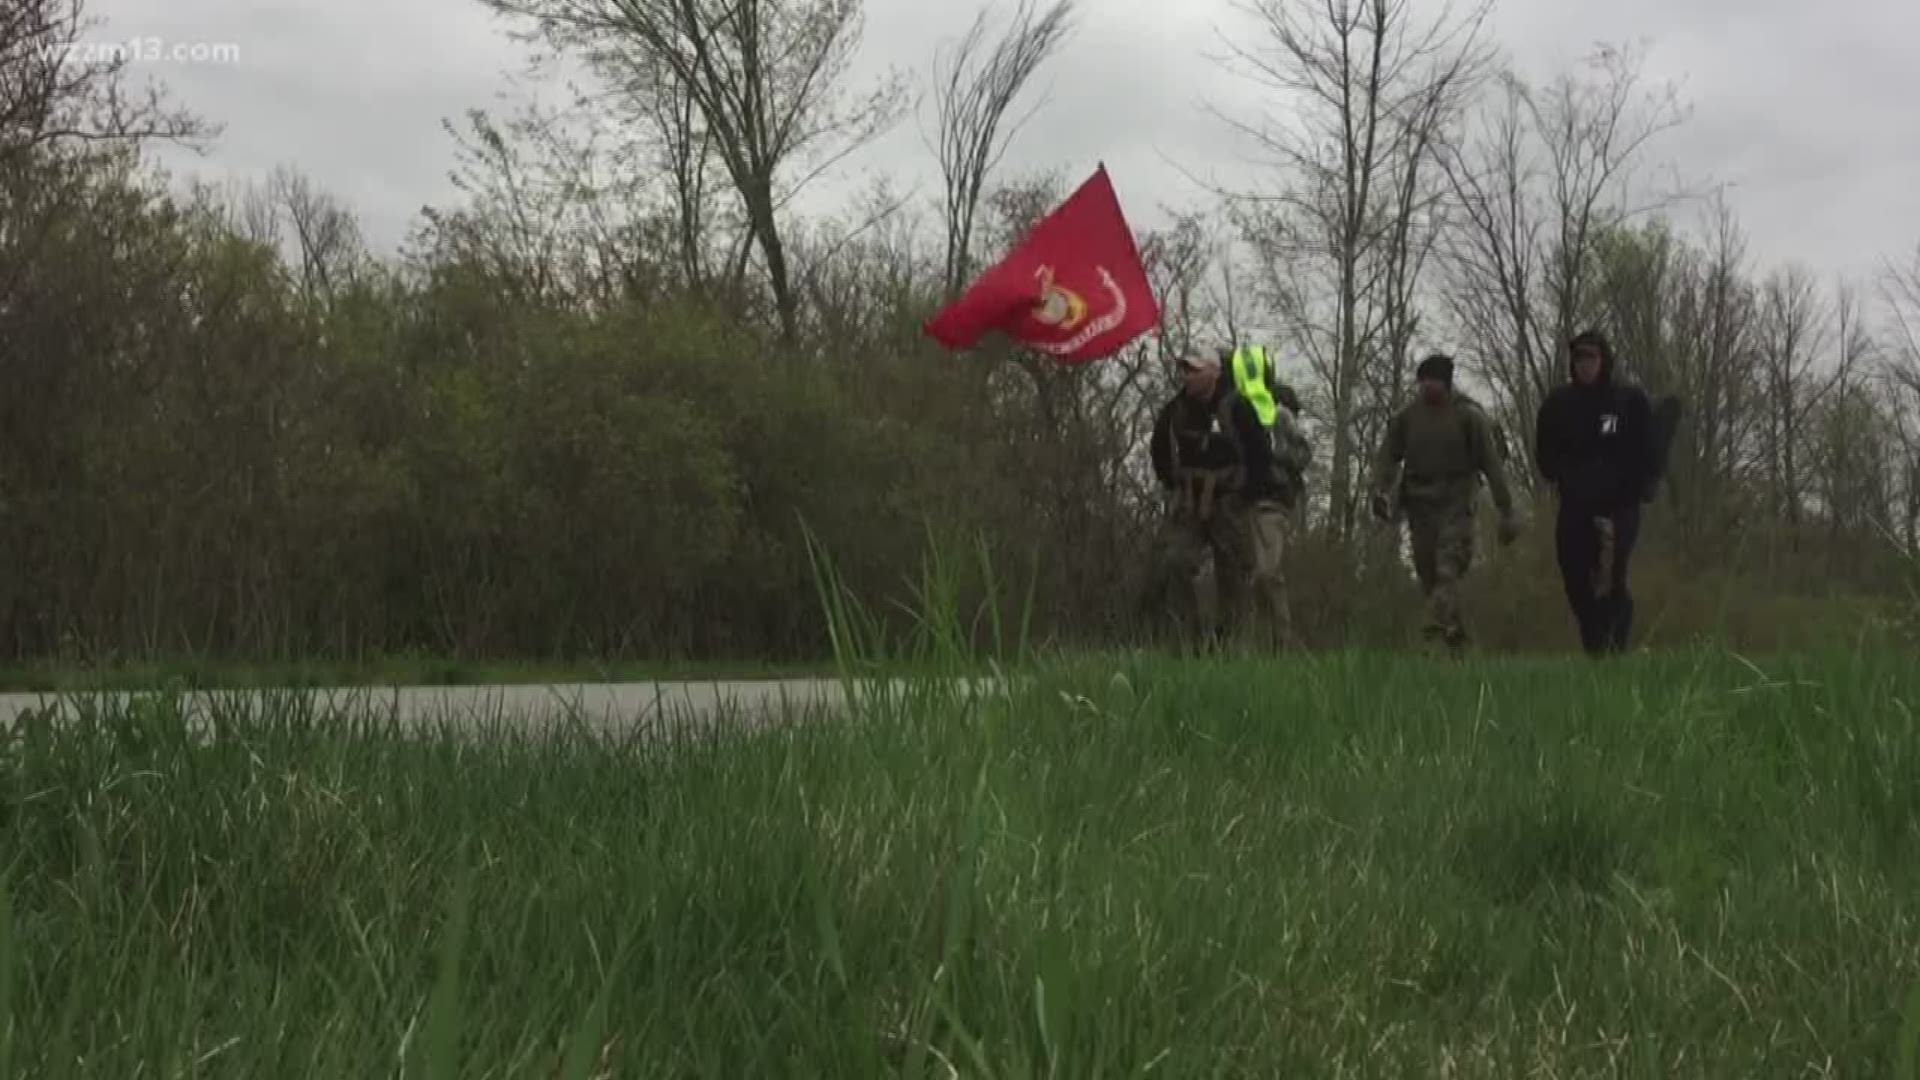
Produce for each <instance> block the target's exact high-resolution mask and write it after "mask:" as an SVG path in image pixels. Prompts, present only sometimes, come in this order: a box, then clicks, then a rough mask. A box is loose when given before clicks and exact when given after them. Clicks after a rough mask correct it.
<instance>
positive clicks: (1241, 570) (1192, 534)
mask: <svg viewBox="0 0 1920 1080" xmlns="http://www.w3.org/2000/svg"><path fill="white" fill-rule="evenodd" d="M1209 552H1211V553H1212V555H1213V570H1214V585H1215V588H1216V589H1217V591H1218V594H1219V600H1220V603H1219V609H1220V621H1221V622H1222V623H1223V624H1225V626H1231V627H1238V626H1239V625H1240V624H1241V622H1242V621H1243V620H1244V616H1245V610H1246V601H1247V585H1248V582H1249V580H1250V578H1251V576H1252V571H1253V557H1254V554H1253V553H1254V545H1253V528H1252V515H1251V514H1250V512H1249V507H1248V506H1247V504H1246V503H1245V502H1244V501H1242V500H1241V499H1240V498H1239V497H1237V496H1233V495H1228V496H1225V497H1222V498H1219V499H1216V500H1214V503H1213V506H1212V508H1211V513H1209V514H1208V515H1207V516H1206V517H1205V518H1204V519H1203V518H1202V517H1201V516H1200V515H1199V514H1198V513H1196V512H1195V510H1194V509H1193V508H1192V507H1191V506H1190V505H1187V504H1183V503H1178V502H1176V503H1175V504H1174V505H1172V506H1171V507H1170V508H1169V509H1168V511H1167V514H1166V516H1165V517H1164V518H1163V519H1162V520H1161V523H1160V531H1159V533H1158V534H1157V535H1156V536H1155V537H1154V542H1153V554H1152V565H1151V567H1150V569H1149V574H1148V582H1147V594H1146V596H1145V597H1144V604H1145V607H1146V612H1145V613H1146V615H1147V616H1148V617H1149V618H1150V619H1152V620H1154V621H1155V622H1156V623H1159V624H1160V625H1162V626H1168V627H1169V628H1170V629H1173V630H1175V631H1176V632H1180V633H1182V634H1183V636H1184V635H1189V634H1191V632H1192V631H1193V630H1194V629H1196V624H1197V623H1198V622H1199V618H1200V603H1199V601H1200V598H1199V596H1198V594H1197V592H1196V587H1195V580H1194V579H1195V578H1196V577H1197V576H1198V575H1199V573H1200V568H1201V565H1202V564H1203V563H1204V562H1205V561H1206V557H1207V555H1208V553H1209Z"/></svg>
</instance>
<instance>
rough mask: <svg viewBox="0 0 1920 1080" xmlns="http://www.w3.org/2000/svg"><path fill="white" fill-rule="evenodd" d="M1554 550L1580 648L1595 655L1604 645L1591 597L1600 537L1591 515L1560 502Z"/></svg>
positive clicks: (1595, 603)
mask: <svg viewBox="0 0 1920 1080" xmlns="http://www.w3.org/2000/svg"><path fill="white" fill-rule="evenodd" d="M1553 547H1554V556H1555V558H1556V559H1557V560H1558V561H1559V563H1560V583H1561V585H1562V587H1563V588H1564V589H1565V590H1566V594H1567V607H1568V609H1569V610H1570V611H1572V613H1573V621H1574V625H1575V626H1577V627H1578V628H1579V630H1580V647H1581V648H1583V649H1585V650H1586V651H1587V652H1588V653H1590V654H1591V653H1598V652H1599V651H1600V649H1601V648H1602V647H1603V645H1604V642H1603V640H1602V635H1601V619H1600V613H1599V611H1598V610H1597V609H1598V608H1599V606H1600V602H1599V600H1598V598H1596V597H1595V596H1594V595H1593V573H1594V569H1595V566H1596V564H1597V563H1598V562H1599V557H1600V537H1599V534H1598V533H1597V532H1595V531H1594V527H1593V515H1591V514H1589V513H1586V512H1584V511H1581V510H1577V509H1570V508H1568V507H1567V505H1566V504H1565V503H1562V504H1561V506H1560V513H1559V516H1558V518H1557V519H1556V521H1555V522H1554V535H1553Z"/></svg>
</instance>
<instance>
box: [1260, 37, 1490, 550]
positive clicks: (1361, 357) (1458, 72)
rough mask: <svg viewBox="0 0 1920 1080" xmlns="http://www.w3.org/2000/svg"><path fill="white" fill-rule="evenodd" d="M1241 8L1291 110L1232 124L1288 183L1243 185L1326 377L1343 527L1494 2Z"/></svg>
mask: <svg viewBox="0 0 1920 1080" xmlns="http://www.w3.org/2000/svg"><path fill="white" fill-rule="evenodd" d="M1243 10H1244V11H1246V12H1247V13H1248V14H1249V15H1251V16H1252V18H1253V19H1254V21H1255V22H1256V23H1257V25H1258V26H1259V29H1260V32H1259V34H1258V35H1257V36H1256V37H1255V38H1254V39H1252V40H1255V41H1257V43H1256V44H1240V43H1235V44H1234V45H1233V46H1232V47H1231V49H1232V53H1233V55H1234V56H1236V57H1237V58H1238V59H1239V60H1240V61H1241V63H1242V65H1243V66H1244V67H1245V68H1246V69H1247V70H1248V71H1249V73H1250V77H1251V78H1252V79H1253V80H1254V81H1255V82H1256V83H1258V84H1260V85H1262V86H1264V87H1265V88H1267V89H1269V90H1270V91H1273V92H1274V94H1275V95H1276V101H1275V105H1276V109H1275V113H1277V114H1279V116H1284V117H1285V119H1281V118H1278V117H1277V116H1276V115H1275V113H1269V114H1266V115H1263V116H1262V117H1260V118H1259V119H1258V120H1255V121H1248V120H1231V121H1230V122H1231V123H1232V125H1233V126H1234V127H1235V128H1236V129H1237V130H1238V131H1240V132H1241V133H1242V134H1243V135H1245V136H1246V137H1247V138H1248V139H1249V141H1250V142H1251V143H1252V144H1253V145H1255V146H1257V147H1258V148H1259V149H1260V150H1261V151H1263V152H1264V153H1265V154H1266V155H1267V156H1268V157H1269V158H1270V159H1271V161H1272V163H1273V165H1274V166H1275V167H1276V168H1277V169H1278V170H1279V171H1280V172H1281V173H1282V174H1283V175H1286V176H1287V177H1289V178H1290V181H1291V182H1290V183H1289V184H1288V185H1287V186H1285V187H1284V188H1282V189H1281V190H1280V191H1278V192H1268V193H1262V194H1261V195H1260V196H1257V197H1255V198H1245V197H1243V198H1242V199H1241V200H1240V201H1241V202H1242V204H1243V206H1244V207H1245V210H1244V211H1243V215H1242V221H1243V223H1244V225H1245V228H1246V230H1247V235H1248V239H1249V241H1250V242H1251V243H1252V245H1253V247H1254V250H1255V252H1256V254H1257V256H1258V261H1259V263H1260V266H1261V274H1262V279H1263V282H1264V284H1265V286H1266V292H1267V294H1268V295H1267V299H1268V301H1269V303H1270V304H1271V305H1272V306H1273V307H1274V309H1275V314H1276V315H1277V316H1278V317H1279V318H1280V319H1281V320H1282V321H1283V322H1284V323H1285V324H1287V325H1288V326H1290V327H1292V328H1294V330H1295V333H1296V334H1297V335H1298V338H1299V340H1300V344H1301V347H1302V351H1303V352H1304V353H1305V354H1306V357H1307V359H1308V362H1309V364H1310V365H1311V367H1312V368H1313V370H1314V373H1315V375H1316V376H1317V378H1318V379H1319V381H1320V382H1321V383H1322V387H1321V389H1322V390H1323V392H1324V395H1325V398H1326V401H1327V403H1328V406H1329V413H1330V415H1329V417H1328V419H1329V420H1330V421H1331V424H1332V433H1333V450H1332V454H1331V460H1330V462H1329V465H1330V469H1331V483H1330V488H1331V490H1330V497H1331V500H1332V508H1333V514H1332V516H1331V520H1332V522H1333V527H1334V531H1335V532H1336V534H1337V535H1339V536H1341V537H1345V536H1346V535H1348V533H1349V532H1350V531H1351V529H1352V526H1353V523H1354V520H1355V513H1356V508H1357V506H1358V505H1359V500H1358V499H1357V498H1356V497H1355V495H1354V490H1355V476H1356V469H1357V464H1358V463H1359V462H1360V461H1361V460H1362V459H1363V458H1364V454H1363V453H1362V452H1361V451H1359V450H1358V446H1359V444H1360V439H1361V437H1363V436H1364V432H1361V431H1358V430H1356V426H1355V425H1356V422H1357V421H1359V420H1360V419H1362V418H1363V416H1364V414H1366V413H1368V412H1370V411H1377V410H1374V409H1369V408H1368V405H1369V404H1370V403H1369V402H1366V401H1365V400H1364V398H1365V396H1366V394H1367V391H1368V390H1369V388H1379V387H1386V386H1389V385H1390V384H1392V383H1393V382H1394V380H1395V379H1396V378H1397V373H1398V370H1399V367H1400V365H1401V363H1402V362H1403V360H1404V357H1402V356H1399V355H1397V353H1398V351H1400V350H1403V349H1404V348H1405V347H1406V345H1407V344H1408V342H1410V341H1411V339H1412V336H1413V330H1414V327H1415V326H1416V325H1417V321H1416V313H1415V311H1414V310H1413V305H1412V297H1413V296H1414V294H1415V291H1416V288H1417V285H1418V281H1419V272H1420V268H1421V265H1422V263H1423V262H1424V254H1423V253H1422V251H1421V245H1422V244H1423V243H1424V242H1425V238H1426V237H1427V236H1428V235H1430V234H1429V233H1427V232H1426V230H1428V229H1430V228H1431V227H1432V224H1433V198H1432V193H1431V191H1430V190H1429V189H1428V187H1427V186H1426V183H1425V181H1426V175H1427V171H1428V167H1429V166H1430V165H1431V163H1432V162H1433V159H1434V154H1435V153H1436V151H1437V150H1438V149H1439V147H1440V146H1441V145H1442V144H1444V143H1445V142H1446V140H1447V135H1446V132H1447V129H1448V127H1449V125H1450V124H1451V123H1452V122H1453V121H1454V120H1455V119H1456V117H1457V115H1458V112H1459V109H1460V107H1461V106H1462V104H1463V103H1464V102H1465V101H1467V100H1469V99H1470V97H1471V95H1472V92H1473V89H1474V86H1475V84H1476V82H1477V80H1478V79H1479V77H1480V76H1481V74H1482V72H1483V69H1484V66H1485V64H1486V63H1487V61H1488V60H1489V53H1488V51H1487V49H1486V47H1485V45H1484V44H1483V42H1482V40H1481V37H1480V34H1481V30H1482V28H1483V26H1484V23H1485V20H1486V17H1487V12H1488V9H1487V7H1486V6H1480V7H1476V8H1474V9H1472V10H1471V11H1469V12H1468V13H1466V14H1464V15H1456V14H1455V13H1454V12H1453V10H1452V9H1451V8H1446V9H1443V10H1442V11H1441V12H1440V13H1439V14H1438V15H1436V16H1435V17H1434V18H1433V19H1431V20H1430V21H1427V22H1420V21H1417V20H1416V18H1415V16H1414V14H1413V6H1412V4H1411V3H1409V2H1408V0H1247V2H1246V3H1245V4H1244V5H1243ZM1323 283H1330V284H1331V288H1330V289H1328V288H1323V287H1322V285H1323ZM1374 396H1378V394H1377V393H1376V394H1375V395H1374Z"/></svg>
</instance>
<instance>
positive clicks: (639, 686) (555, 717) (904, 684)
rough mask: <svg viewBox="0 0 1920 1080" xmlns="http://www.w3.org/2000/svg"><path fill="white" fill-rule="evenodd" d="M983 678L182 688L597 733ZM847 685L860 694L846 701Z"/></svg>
mask: <svg viewBox="0 0 1920 1080" xmlns="http://www.w3.org/2000/svg"><path fill="white" fill-rule="evenodd" d="M988 685H989V684H988V683H987V682H985V681H981V682H973V683H953V684H947V685H945V686H940V685H938V684H935V683H932V682H931V681H928V680H919V681H914V682H909V681H907V680H901V679H893V680H860V681H854V682H851V683H849V682H845V681H842V680H838V679H764V680H728V681H695V680H686V681H671V682H622V683H542V684H493V685H473V686H339V687H323V688H301V689H260V690H194V691H183V692H180V693H179V694H178V700H179V704H180V708H181V711H182V712H183V713H184V714H186V715H187V716H188V717H189V718H190V719H195V720H204V719H207V718H211V717H217V716H223V715H224V716H246V715H252V714H256V713H258V712H260V711H261V710H263V709H272V710H274V711H276V712H280V711H283V710H285V709H287V708H289V707H293V708H297V709H300V710H302V711H304V710H306V709H312V710H313V712H314V714H315V715H320V716H336V717H341V718H343V719H360V718H364V719H373V720H380V721H386V720H392V721H396V722H397V723H398V724H399V725H400V726H402V727H403V728H407V729H413V730H420V729H433V728H438V727H442V726H443V725H445V726H450V727H452V728H454V729H471V730H485V729H487V728H489V727H490V726H492V725H494V724H504V725H512V726H515V727H520V728H526V729H535V730H538V729H552V728H554V727H567V726H572V725H575V724H584V725H586V726H588V727H590V728H593V729H595V730H598V731H601V732H610V733H611V732H620V731H630V730H636V729H642V730H671V729H676V728H685V727H687V726H693V727H706V726H713V725H717V724H722V723H739V724H746V725H750V726H764V725H766V724H769V723H774V722H779V721H783V720H794V719H803V718H808V717H819V716H826V715H835V714H839V715H845V714H846V713H847V712H848V711H849V703H850V700H851V701H857V702H866V703H870V704H872V705H873V706H874V707H878V708H882V709H884V708H888V707H890V706H892V705H893V703H895V702H898V701H900V700H902V699H903V697H906V696H911V695H916V694H923V693H926V692H928V690H929V689H939V690H941V691H943V692H944V691H948V690H951V691H955V692H958V693H960V694H968V693H973V692H977V691H979V690H981V689H983V688H986V687H987V686H988ZM850 687H851V689H852V690H853V694H854V697H853V698H852V699H850V698H849V694H848V690H849V688H850ZM159 696H162V695H161V692H159V691H122V690H111V691H106V690H102V691H67V692H63V693H60V694H52V693H6V694H0V730H6V729H11V728H12V727H13V726H14V725H15V724H17V723H18V722H19V719H20V717H21V716H22V714H24V713H26V712H27V711H28V710H33V711H36V712H39V711H43V710H51V712H52V715H53V716H54V717H55V718H56V719H58V718H62V717H69V718H70V717H72V716H74V715H76V714H77V713H78V712H80V711H82V710H86V709H89V708H99V709H101V710H103V711H107V712H116V711H118V710H120V709H123V708H126V707H128V706H130V705H132V704H134V703H135V702H136V701H137V700H138V699H153V698H156V697H159Z"/></svg>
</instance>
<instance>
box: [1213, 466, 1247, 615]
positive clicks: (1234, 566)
mask: <svg viewBox="0 0 1920 1080" xmlns="http://www.w3.org/2000/svg"><path fill="white" fill-rule="evenodd" d="M1207 542H1208V544H1209V545H1210V546H1211V547H1212V549H1213V579H1214V588H1215V591H1216V592H1217V593H1218V594H1219V597H1220V629H1221V631H1222V633H1223V635H1224V636H1226V637H1229V638H1232V637H1237V636H1238V635H1239V634H1240V632H1241V631H1243V630H1245V629H1246V627H1247V614H1248V612H1247V607H1248V602H1249V596H1248V593H1249V592H1250V591H1251V588H1250V586H1251V582H1252V578H1253V568H1254V551H1255V540H1254V518H1253V511H1252V508H1251V507H1249V506H1248V505H1247V503H1246V502H1245V500H1243V499H1241V498H1240V497H1239V496H1238V495H1228V496H1226V497H1224V498H1216V499H1215V500H1214V504H1213V514H1212V516H1211V517H1210V518H1208V520H1207Z"/></svg>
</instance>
